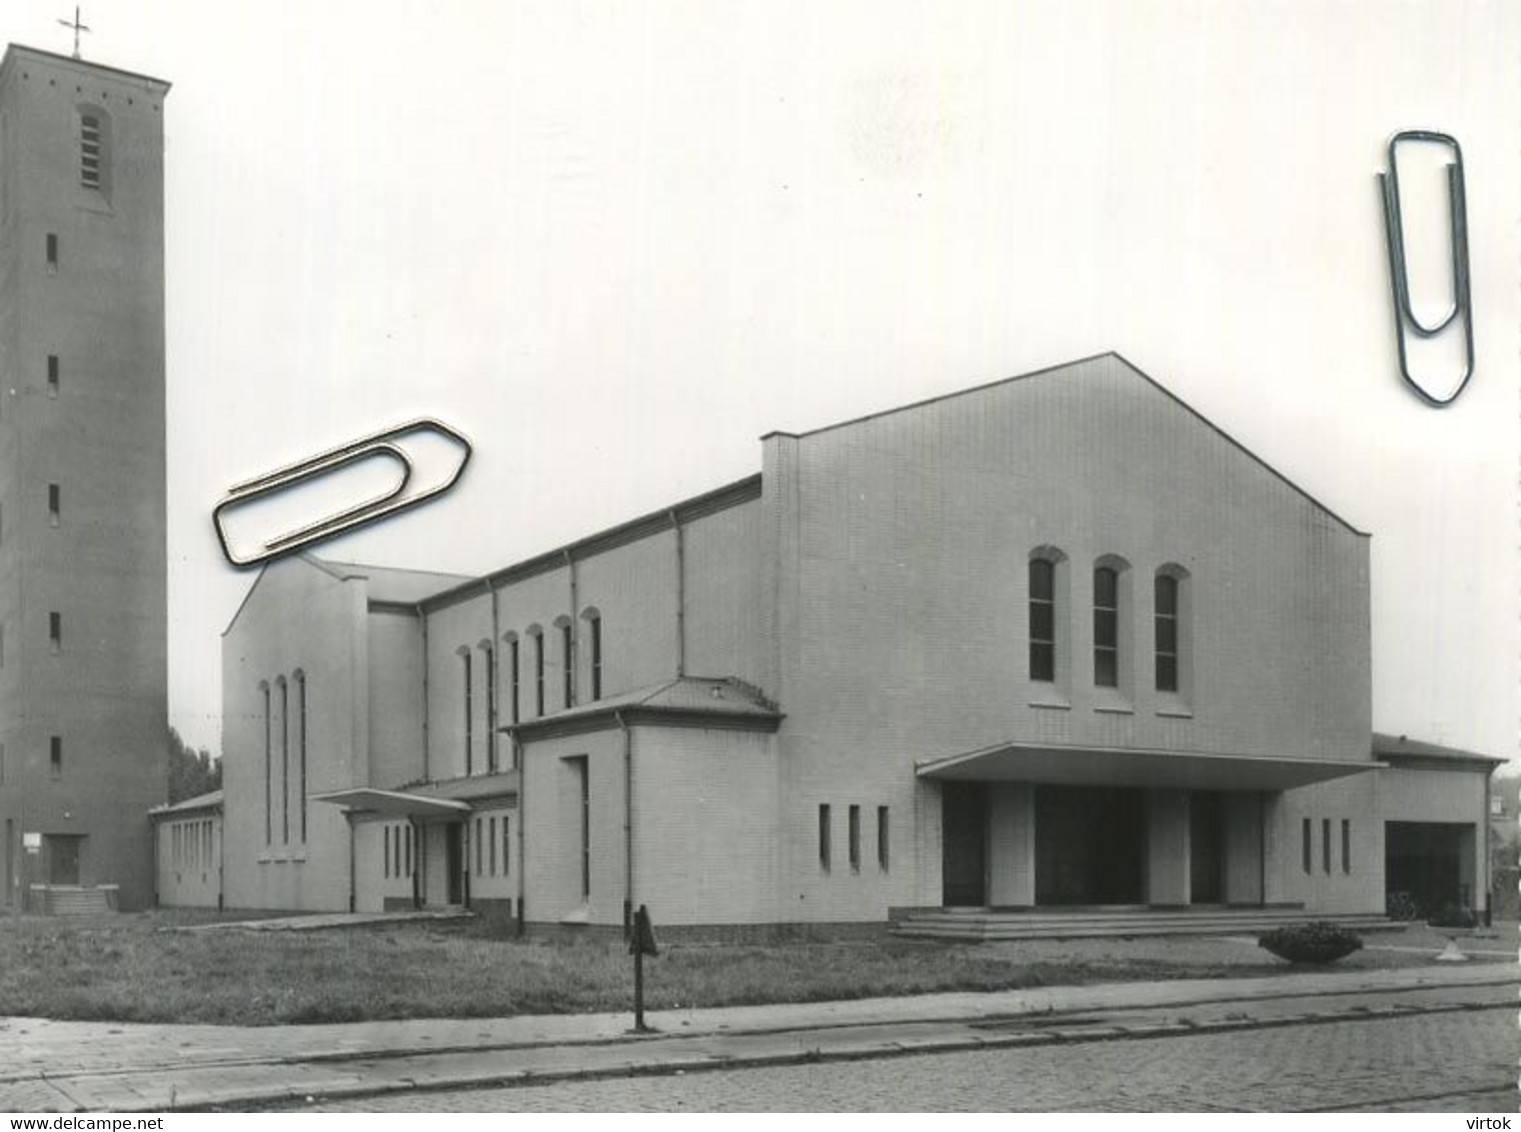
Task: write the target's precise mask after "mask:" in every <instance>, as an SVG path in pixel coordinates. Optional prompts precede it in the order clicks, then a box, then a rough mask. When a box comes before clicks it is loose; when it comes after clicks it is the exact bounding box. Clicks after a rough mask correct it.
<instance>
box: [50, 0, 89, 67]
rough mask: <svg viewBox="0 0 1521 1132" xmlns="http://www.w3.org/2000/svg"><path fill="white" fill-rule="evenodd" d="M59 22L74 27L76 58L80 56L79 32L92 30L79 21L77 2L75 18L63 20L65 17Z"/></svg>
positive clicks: (67, 26)
mask: <svg viewBox="0 0 1521 1132" xmlns="http://www.w3.org/2000/svg"><path fill="white" fill-rule="evenodd" d="M58 22H59V23H60V24H62V25H63V26H64V27H66V28H73V29H74V58H76V59H78V58H79V33H80V32H82V31H89V30H90V29H89V28H88V27H86V26H85V25H84V24H82V23H80V22H79V6H78V5H77V4H76V5H75V6H74V18H73V19H72V20H63V19H61V20H59V21H58Z"/></svg>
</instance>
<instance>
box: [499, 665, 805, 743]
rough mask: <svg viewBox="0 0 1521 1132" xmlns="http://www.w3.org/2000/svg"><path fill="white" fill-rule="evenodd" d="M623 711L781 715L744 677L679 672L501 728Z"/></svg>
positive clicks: (759, 719) (757, 717) (765, 719)
mask: <svg viewBox="0 0 1521 1132" xmlns="http://www.w3.org/2000/svg"><path fill="white" fill-rule="evenodd" d="M620 711H627V712H649V713H652V714H668V715H689V716H690V715H697V716H703V715H706V716H712V717H714V718H715V719H716V718H724V719H730V720H739V719H751V720H754V721H755V722H756V723H758V724H764V723H772V724H774V723H775V722H776V721H779V720H780V719H781V713H780V712H779V711H778V710H777V706H776V705H775V704H774V703H772V702H771V701H770V700H768V699H767V698H766V697H765V695H763V694H762V693H761V691H760V689H758V688H756V687H754V686H753V685H750V684H747V683H745V682H744V681H743V680H737V679H735V678H733V677H708V676H678V677H676V678H674V679H671V680H663V681H661V682H660V683H658V684H646V685H645V686H644V687H642V688H635V689H634V690H633V691H631V692H623V693H622V694H620V695H616V696H607V697H604V698H603V699H600V700H594V701H593V702H591V703H589V704H579V705H577V706H576V707H573V708H569V709H568V710H565V711H558V712H553V713H551V714H549V715H543V716H540V717H538V718H537V719H525V720H523V721H522V722H520V723H510V724H507V725H506V726H504V727H503V728H502V729H501V730H503V731H517V732H524V731H536V730H539V729H540V728H541V727H545V728H549V727H554V726H557V725H559V724H562V723H574V722H576V721H578V720H587V719H591V718H594V717H598V716H611V715H613V714H614V713H616V712H620Z"/></svg>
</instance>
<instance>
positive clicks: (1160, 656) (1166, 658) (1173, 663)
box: [1156, 574, 1178, 692]
mask: <svg viewBox="0 0 1521 1132" xmlns="http://www.w3.org/2000/svg"><path fill="white" fill-rule="evenodd" d="M1156 635H1157V691H1159V692H1176V691H1177V690H1178V579H1176V578H1174V577H1172V576H1171V575H1170V574H1158V575H1157V581H1156Z"/></svg>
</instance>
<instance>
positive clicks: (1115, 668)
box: [1093, 566, 1120, 688]
mask: <svg viewBox="0 0 1521 1132" xmlns="http://www.w3.org/2000/svg"><path fill="white" fill-rule="evenodd" d="M1093 683H1094V684H1095V685H1097V686H1098V687H1100V688H1117V687H1119V684H1120V576H1119V573H1118V571H1116V570H1115V569H1114V568H1113V567H1110V566H1100V567H1099V568H1098V569H1097V570H1095V571H1094V572H1093Z"/></svg>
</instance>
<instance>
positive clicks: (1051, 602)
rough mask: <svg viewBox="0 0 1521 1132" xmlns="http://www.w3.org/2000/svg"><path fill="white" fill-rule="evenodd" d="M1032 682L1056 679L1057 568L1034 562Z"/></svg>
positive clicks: (1032, 561)
mask: <svg viewBox="0 0 1521 1132" xmlns="http://www.w3.org/2000/svg"><path fill="white" fill-rule="evenodd" d="M1030 679H1031V680H1040V681H1042V682H1045V683H1050V682H1051V681H1053V680H1055V679H1056V566H1055V564H1054V563H1051V562H1048V561H1046V559H1044V558H1035V559H1031V561H1030Z"/></svg>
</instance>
